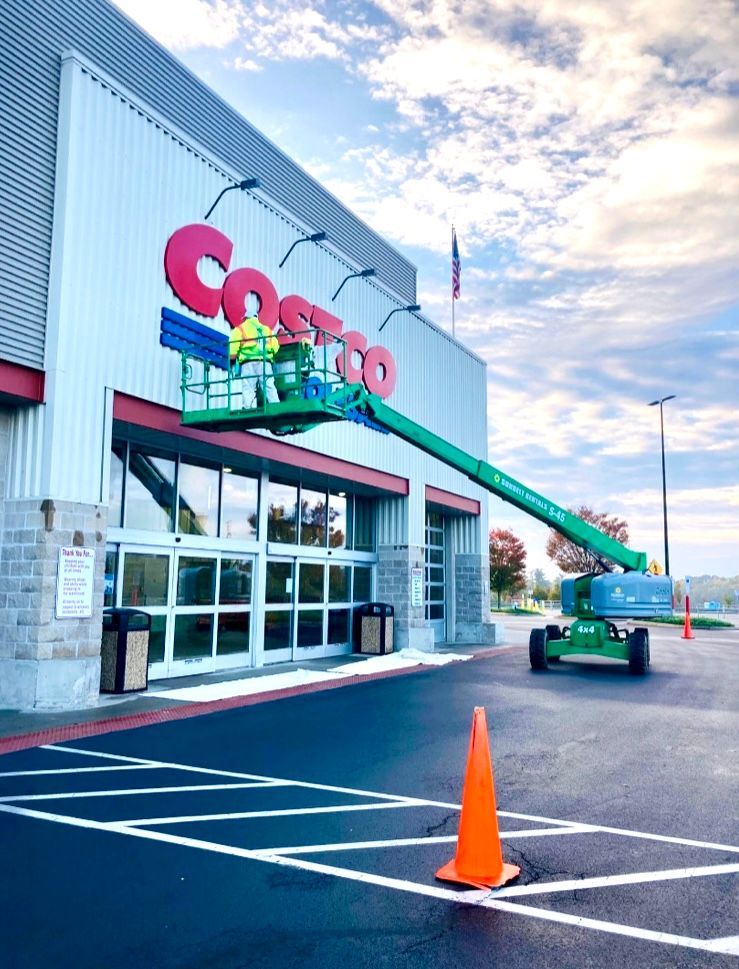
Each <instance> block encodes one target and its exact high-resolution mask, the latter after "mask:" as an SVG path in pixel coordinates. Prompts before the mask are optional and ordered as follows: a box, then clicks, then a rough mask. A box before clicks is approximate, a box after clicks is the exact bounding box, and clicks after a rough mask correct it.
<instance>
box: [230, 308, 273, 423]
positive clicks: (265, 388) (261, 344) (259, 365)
mask: <svg viewBox="0 0 739 969" xmlns="http://www.w3.org/2000/svg"><path fill="white" fill-rule="evenodd" d="M279 348H280V344H279V342H278V341H277V337H276V336H275V335H274V333H273V332H272V330H271V329H270V328H269V327H268V326H267V325H266V324H265V323H260V322H259V320H258V319H257V317H256V316H247V317H245V318H244V320H243V321H242V322H241V324H240V325H239V326H237V327H234V329H233V330H232V331H231V335H230V336H229V338H228V355H229V358H230V360H231V364H232V366H234V365H235V366H236V367H237V368H238V367H239V366H240V369H241V402H240V403H239V400H238V394H234V395H232V398H231V409H232V410H241V409H243V408H247V409H248V408H250V407H254V405H255V404H256V400H257V386H259V387H261V390H262V395H263V396H264V398H265V400H266V401H267V403H269V404H274V403H277V401H279V399H280V398H279V397H278V395H277V388H276V387H275V379H274V376H273V374H272V361H273V360H274V357H275V354H276V353H277V351H278V350H279Z"/></svg>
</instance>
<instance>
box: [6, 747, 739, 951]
mask: <svg viewBox="0 0 739 969" xmlns="http://www.w3.org/2000/svg"><path fill="white" fill-rule="evenodd" d="M46 749H49V750H58V751H60V752H64V753H72V754H83V755H86V756H90V757H98V758H101V759H104V760H105V759H107V760H110V759H112V760H116V761H124V762H126V763H127V764H132V765H139V766H147V767H158V768H170V769H174V770H182V771H190V772H196V773H205V774H209V775H215V776H220V777H230V778H238V779H243V780H249V781H251V782H264V784H263V785H262V784H259V783H257V784H255V783H249V784H245V785H241V784H224V785H201V786H199V787H196V788H191V787H184V786H183V787H181V788H174V789H173V790H177V791H182V790H193V789H194V790H201V789H204V788H205V789H216V790H225V789H228V788H231V787H242V786H243V787H247V788H248V787H252V786H267V787H269V786H274V785H275V783H278V784H281V785H289V786H293V787H295V788H296V789H298V788H307V789H313V790H322V791H331V792H339V793H347V794H352V795H355V796H360V797H364V798H370V797H371V798H376V799H377V801H375V802H372V803H369V804H349V805H336V806H327V807H317V808H295V809H287V810H277V811H249V812H236V813H234V812H229V813H223V814H212V815H195V816H191V817H176V818H175V817H173V818H150V819H137V820H134V821H125V820H122V821H111V822H105V821H93V820H90V819H87V818H77V817H71V816H68V815H60V814H54V813H51V812H46V811H39V810H36V809H34V808H30V807H24V806H21V805H20V804H12V803H9V802H11V801H19V800H29V799H37V798H38V796H34V795H30V796H23V795H21V796H19V797H16V798H14V797H12V795H11V796H10V797H7V798H4V799H3V803H0V812H3V813H9V814H15V815H19V816H25V817H28V818H36V819H39V820H45V821H51V822H56V823H59V824H65V825H72V826H75V827H81V828H88V829H91V830H96V831H105V832H108V833H115V834H122V835H128V836H129V837H137V838H143V839H148V840H151V841H158V842H162V843H168V844H174V845H180V846H183V847H191V848H197V849H199V850H204V851H210V852H215V853H218V854H225V855H231V856H234V857H238V858H243V859H246V860H251V861H261V862H265V863H268V864H274V865H283V866H286V867H290V868H296V869H300V870H303V871H311V872H315V873H317V874H323V875H328V876H333V877H337V878H343V879H347V880H349V881H354V882H360V883H364V884H370V885H376V886H379V887H385V888H388V889H393V890H396V891H403V892H411V893H415V894H419V895H425V896H428V897H430V898H436V899H441V900H446V901H451V902H455V903H457V904H465V905H475V906H478V907H482V908H489V909H494V910H498V911H503V912H509V913H512V914H517V915H524V916H527V917H532V918H538V919H543V920H545V921H549V922H554V923H558V924H561V925H569V926H573V927H579V928H582V929H588V930H593V931H598V932H606V933H611V934H615V935H621V936H627V937H630V938H635V939H641V940H644V941H651V942H658V943H662V944H669V945H677V946H681V947H684V948H689V949H698V950H702V951H706V952H716V953H722V954H728V955H739V937H737V936H726V937H721V938H718V939H696V938H692V937H688V936H679V935H676V934H672V933H667V932H659V931H653V930H651V929H643V928H638V927H636V926H629V925H623V924H621V923H619V922H609V921H605V920H600V919H591V918H586V917H583V916H577V915H571V914H569V913H566V912H558V911H555V910H553V909H542V908H538V907H535V906H532V905H528V904H523V903H521V902H518V901H508V899H509V898H510V899H514V898H516V896H526V895H533V894H549V893H558V892H562V891H584V890H588V889H595V888H603V887H613V886H617V885H629V884H639V883H649V882H658V881H666V880H677V879H684V878H694V877H708V876H710V875H726V874H735V873H737V872H739V864H722V865H712V866H702V867H694V868H681V869H671V870H666V871H653V872H633V873H626V874H622V875H610V876H604V877H602V878H583V879H579V880H577V879H575V880H568V881H567V882H564V881H558V882H557V881H555V882H549V883H541V882H539V883H536V884H532V885H522V886H510V887H508V888H502V889H497V890H492V891H479V890H476V889H475V890H466V891H456V890H453V889H450V888H442V887H440V886H437V885H426V884H423V883H419V882H412V881H406V880H403V879H398V878H392V877H387V876H385V875H379V874H374V873H371V872H364V871H357V870H355V869H350V868H341V867H336V866H332V865H327V864H324V863H319V862H316V861H310V860H308V859H307V858H300V857H295V855H301V854H308V853H310V852H321V851H330V850H334V851H340V850H351V849H354V850H361V849H370V848H374V847H383V846H387V847H391V846H393V845H394V846H400V845H414V844H419V845H420V844H433V843H436V844H439V843H442V842H453V841H455V840H456V838H455V837H454V836H439V837H436V838H419V839H393V840H392V841H390V840H389V841H386V842H370V841H368V842H353V843H347V842H344V843H341V844H338V843H337V844H335V845H297V846H294V847H293V848H287V847H275V848H272V849H249V848H240V847H236V846H233V845H224V844H220V843H218V842H212V841H205V840H201V839H197V838H190V837H182V836H178V835H176V834H172V833H170V832H165V831H155V830H151V828H147V827H144V825H151V824H176V823H185V822H189V821H207V820H237V819H240V818H270V817H276V816H283V817H284V816H299V815H306V814H318V813H324V814H325V813H339V812H344V811H361V810H378V809H387V808H395V807H397V808H401V807H442V808H448V809H452V810H454V811H458V810H460V807H459V805H455V804H448V803H446V802H441V801H430V800H424V799H421V798H411V797H402V796H399V795H392V794H384V793H382V794H381V793H378V792H373V791H362V790H357V789H355V788H345V787H337V786H332V785H324V784H314V783H311V782H309V781H292V780H285V779H281V778H270V777H264V776H262V775H256V774H243V773H239V772H234V771H221V770H218V769H213V768H201V767H193V766H191V765H184V764H173V763H166V762H162V761H152V760H145V759H143V758H132V757H124V756H123V755H118V754H105V753H98V752H95V751H90V750H84V749H77V748H69V747H57V746H54V745H49V746H48V747H47V748H46ZM20 773H23V772H19V774H20ZM168 790H169V789H168ZM149 791H150V792H152V793H153V792H156V791H157V789H154V788H152V789H149ZM96 793H98V794H100V795H103V794H107V795H110V794H113V793H115V792H96ZM69 796H74V795H68V794H59V795H51V796H45V795H42V796H41V797H46V798H47V799H53V798H54V797H69ZM77 796H79V794H78V795H77ZM88 796H89V792H88ZM498 813H499V815H500V816H501V817H511V818H518V819H523V820H531V821H536V822H538V823H540V824H549V825H553V826H554V827H549V828H539V829H531V830H525V831H512V832H506V833H505V834H503V835H502V836H501V837H504V838H506V839H509V838H515V837H519V838H522V837H539V836H556V835H559V834H562V835H565V834H568V835H569V834H579V833H601V834H612V835H618V836H623V837H630V838H640V839H644V840H650V841H657V842H663V843H667V844H676V845H684V846H690V847H697V848H705V849H710V850H722V851H729V852H733V853H739V847H736V846H734V845H721V844H716V843H713V842H704V841H698V840H693V839H688V838H678V837H671V836H669V835H655V834H651V833H646V832H638V831H629V830H627V829H621V828H612V827H608V826H604V825H591V824H584V823H579V822H576V821H563V820H557V819H553V818H543V817H540V816H536V815H526V814H519V813H514V812H506V811H500V812H498Z"/></svg>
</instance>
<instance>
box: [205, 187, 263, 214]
mask: <svg viewBox="0 0 739 969" xmlns="http://www.w3.org/2000/svg"><path fill="white" fill-rule="evenodd" d="M261 184H262V183H261V182H260V181H259V179H258V178H245V179H243V181H241V182H237V183H236V184H235V185H227V186H226V187H225V188H224V189H223V190H222V191H221V193H220V195H219V196H218V198H217V199H216V200H215V202H214V203H213V204H212V205H211V207H210V208H209V209H208V211H207V212H206V213H205V215H204V216H203V221H206V220H207V219H209V218H210V216H211V214H212V212H213V209H214V208H215V207H216V205H218V203H219V202H220V201H221V199H222V198H223V196H224V195H225V194H226V192H231V191H233V190H234V189H235V188H240V189H241V191H242V192H248V191H249V190H250V189H252V188H259V186H260V185H261Z"/></svg>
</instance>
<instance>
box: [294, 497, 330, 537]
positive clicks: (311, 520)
mask: <svg viewBox="0 0 739 969" xmlns="http://www.w3.org/2000/svg"><path fill="white" fill-rule="evenodd" d="M300 544H301V545H317V546H318V547H319V548H324V547H325V545H326V492H325V491H311V490H310V489H309V488H301V489H300Z"/></svg>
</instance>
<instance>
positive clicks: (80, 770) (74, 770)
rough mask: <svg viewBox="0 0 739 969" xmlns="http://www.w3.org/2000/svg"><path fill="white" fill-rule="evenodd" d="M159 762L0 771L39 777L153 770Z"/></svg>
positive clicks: (1, 774) (5, 775) (17, 775)
mask: <svg viewBox="0 0 739 969" xmlns="http://www.w3.org/2000/svg"><path fill="white" fill-rule="evenodd" d="M158 766H159V765H158V764H116V765H115V766H107V765H106V766H105V767H103V766H100V767H58V768H57V769H56V770H10V771H5V772H4V773H0V777H39V776H41V775H42V774H92V773H99V772H101V771H111V770H153V769H154V768H156V767H158Z"/></svg>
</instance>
